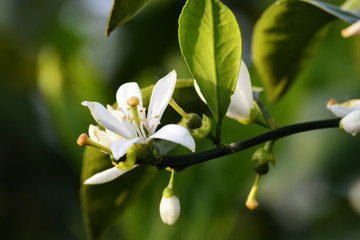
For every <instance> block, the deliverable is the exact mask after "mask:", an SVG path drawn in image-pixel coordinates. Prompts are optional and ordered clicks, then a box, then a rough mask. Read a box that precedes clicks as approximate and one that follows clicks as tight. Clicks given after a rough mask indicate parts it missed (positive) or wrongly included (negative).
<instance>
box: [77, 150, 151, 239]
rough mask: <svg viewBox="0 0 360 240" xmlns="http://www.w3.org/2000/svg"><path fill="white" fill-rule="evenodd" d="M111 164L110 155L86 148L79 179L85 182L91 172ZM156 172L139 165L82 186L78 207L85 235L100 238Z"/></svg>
mask: <svg viewBox="0 0 360 240" xmlns="http://www.w3.org/2000/svg"><path fill="white" fill-rule="evenodd" d="M111 167H113V166H112V165H111V163H110V159H109V155H106V154H104V153H102V152H100V151H99V150H98V149H95V148H92V147H87V148H86V149H85V152H84V159H83V167H82V174H81V181H82V182H84V181H85V180H86V179H87V178H89V177H90V176H92V175H93V174H95V173H98V172H100V171H102V170H105V169H107V168H111ZM155 173H156V169H155V168H153V167H146V166H140V167H137V168H135V169H133V170H131V171H129V172H127V173H126V174H124V175H122V176H120V177H119V178H117V179H115V180H114V181H112V182H109V183H105V184H100V185H81V188H80V198H81V207H82V212H83V217H84V221H85V226H86V230H87V234H88V237H89V238H90V239H99V237H101V235H102V234H103V233H104V232H105V231H106V230H107V229H108V228H109V227H111V226H112V224H113V223H114V221H115V220H116V219H117V218H118V217H119V216H120V214H121V213H122V211H124V209H125V208H126V207H127V206H128V204H129V203H130V202H131V200H132V199H133V198H134V197H135V196H137V195H138V194H139V193H140V191H141V190H142V189H143V188H144V187H145V186H146V185H147V183H148V182H149V181H150V179H151V178H152V177H153V176H154V174H155Z"/></svg>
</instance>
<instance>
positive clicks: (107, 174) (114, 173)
mask: <svg viewBox="0 0 360 240" xmlns="http://www.w3.org/2000/svg"><path fill="white" fill-rule="evenodd" d="M137 166H138V165H134V167H133V168H131V169H129V170H122V169H118V168H117V167H112V168H109V169H106V170H105V171H102V172H99V173H97V174H95V175H93V176H92V177H90V178H88V179H87V180H86V181H85V182H84V184H102V183H106V182H110V181H112V180H114V179H115V178H117V177H120V176H121V175H123V174H124V173H126V172H128V171H130V170H132V169H134V168H135V167H137Z"/></svg>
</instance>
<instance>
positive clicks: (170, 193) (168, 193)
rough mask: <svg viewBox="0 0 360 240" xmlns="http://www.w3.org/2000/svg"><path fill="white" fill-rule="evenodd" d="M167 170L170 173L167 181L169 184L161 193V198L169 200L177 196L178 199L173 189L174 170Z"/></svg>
mask: <svg viewBox="0 0 360 240" xmlns="http://www.w3.org/2000/svg"><path fill="white" fill-rule="evenodd" d="M167 170H168V171H169V172H171V176H170V181H169V184H168V186H167V187H166V188H165V189H164V191H163V196H164V197H165V198H169V197H171V196H173V195H175V196H177V197H178V194H177V192H176V191H175V189H174V176H175V170H174V169H171V168H167Z"/></svg>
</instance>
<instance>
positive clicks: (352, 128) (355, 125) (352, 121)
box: [340, 110, 360, 135]
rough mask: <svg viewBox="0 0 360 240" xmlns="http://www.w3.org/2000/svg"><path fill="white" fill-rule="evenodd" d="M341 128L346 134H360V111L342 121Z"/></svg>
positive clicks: (353, 112)
mask: <svg viewBox="0 0 360 240" xmlns="http://www.w3.org/2000/svg"><path fill="white" fill-rule="evenodd" d="M340 127H341V128H342V129H344V131H345V132H347V133H350V134H352V135H356V134H358V133H359V132H360V110H355V111H352V112H351V113H349V114H348V115H346V116H345V117H344V118H343V119H341V121H340Z"/></svg>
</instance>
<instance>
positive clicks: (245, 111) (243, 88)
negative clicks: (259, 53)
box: [226, 61, 254, 121]
mask: <svg viewBox="0 0 360 240" xmlns="http://www.w3.org/2000/svg"><path fill="white" fill-rule="evenodd" d="M253 101H254V100H253V93H252V88H251V81H250V74H249V71H248V69H247V67H246V65H245V62H244V61H241V67H240V73H239V78H238V80H237V83H236V88H235V92H234V94H233V95H232V96H231V102H230V106H229V109H228V111H227V113H226V116H228V117H230V118H233V119H235V120H238V121H239V120H247V119H249V118H250V114H251V109H252V108H254V102H253Z"/></svg>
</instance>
